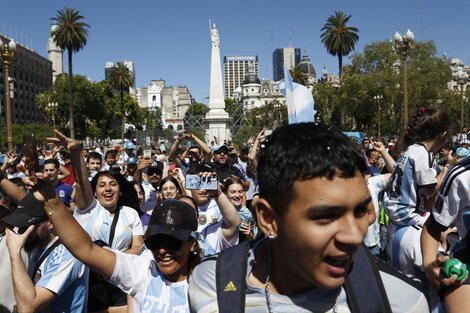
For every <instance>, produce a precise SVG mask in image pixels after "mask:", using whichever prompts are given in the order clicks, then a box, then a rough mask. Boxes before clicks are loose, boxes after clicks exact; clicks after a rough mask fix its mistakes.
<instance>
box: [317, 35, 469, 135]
mask: <svg viewBox="0 0 470 313" xmlns="http://www.w3.org/2000/svg"><path fill="white" fill-rule="evenodd" d="M400 57H401V56H400V55H399V54H398V53H396V52H395V51H393V49H392V44H391V43H390V42H389V41H387V40H384V41H377V42H373V43H371V44H368V45H366V46H365V47H364V51H363V53H357V54H355V55H354V56H353V58H352V60H351V65H348V66H345V67H344V72H343V79H342V81H341V86H337V87H336V88H335V90H330V91H331V93H329V94H327V92H326V90H327V89H328V88H331V87H328V88H327V87H325V86H324V85H325V84H322V83H320V84H317V86H316V87H315V96H314V97H315V104H316V107H317V110H319V111H320V112H321V116H322V117H323V118H325V117H327V115H328V114H325V112H329V113H332V115H331V116H330V118H331V120H330V121H331V122H332V123H333V124H336V125H338V126H341V127H342V128H343V129H345V130H350V129H356V130H360V131H365V132H368V133H369V135H375V134H377V128H378V127H377V125H378V119H379V117H380V121H381V130H382V131H381V133H382V134H385V135H386V134H389V135H392V134H393V135H397V134H398V133H399V131H400V128H397V125H399V127H400V126H401V125H402V123H401V121H402V118H403V73H402V70H403V67H402V65H401V64H400ZM408 65H409V66H408V85H409V90H408V94H409V107H410V114H413V113H414V112H416V110H417V109H418V107H421V106H423V107H437V108H441V109H443V110H445V111H447V113H449V115H450V117H451V120H452V124H455V125H458V118H459V115H458V114H459V112H460V110H459V93H458V92H455V91H453V90H449V89H448V88H447V83H448V82H449V81H450V80H451V79H452V76H451V70H450V64H449V61H448V60H445V59H443V58H441V57H438V56H436V47H435V45H434V43H433V42H431V41H423V42H418V41H417V42H415V43H414V48H413V50H412V51H411V53H410V58H409V60H408ZM376 95H382V96H383V100H382V101H381V102H380V111H379V107H378V106H377V105H378V103H377V102H376V100H374V96H376ZM328 101H330V102H329V103H328ZM325 109H326V110H325ZM341 110H343V112H344V114H343V117H344V119H341V118H339V119H338V113H335V112H339V111H341ZM379 113H380V115H379ZM339 116H340V117H341V114H339ZM325 119H326V118H325Z"/></svg>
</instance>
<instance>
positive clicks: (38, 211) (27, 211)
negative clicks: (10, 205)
mask: <svg viewBox="0 0 470 313" xmlns="http://www.w3.org/2000/svg"><path fill="white" fill-rule="evenodd" d="M43 208H44V204H43V203H41V202H39V201H38V200H36V198H35V197H34V196H33V194H32V193H29V194H27V195H26V197H24V198H23V199H21V201H20V202H19V203H18V208H17V209H16V210H14V211H13V212H12V213H10V214H9V215H7V216H6V217H4V218H3V219H2V221H3V222H4V223H6V224H8V225H11V226H13V227H19V228H22V227H27V226H30V225H33V224H36V223H38V222H42V221H45V220H47V215H46V213H45V212H44V209H43Z"/></svg>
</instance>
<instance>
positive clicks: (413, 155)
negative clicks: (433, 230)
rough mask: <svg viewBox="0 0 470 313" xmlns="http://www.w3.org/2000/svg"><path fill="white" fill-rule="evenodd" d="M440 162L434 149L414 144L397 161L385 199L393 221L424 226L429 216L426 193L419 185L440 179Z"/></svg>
mask: <svg viewBox="0 0 470 313" xmlns="http://www.w3.org/2000/svg"><path fill="white" fill-rule="evenodd" d="M436 168H437V165H436V162H435V160H434V157H433V155H432V153H430V152H428V151H427V150H426V148H425V147H424V146H423V145H420V144H414V145H411V146H409V147H408V149H407V150H405V151H404V152H403V153H402V154H401V155H400V157H399V158H398V160H397V161H396V163H395V165H394V167H393V172H392V176H391V177H390V180H389V182H388V184H387V193H386V196H385V199H384V202H385V209H386V210H387V213H388V215H389V216H390V221H391V222H393V223H394V224H397V225H404V226H407V225H408V226H411V225H420V226H423V225H424V222H425V221H426V219H427V216H426V214H425V213H423V212H425V209H424V207H423V205H424V195H422V194H420V193H419V192H418V187H420V186H426V185H432V184H435V183H436V174H437V171H436Z"/></svg>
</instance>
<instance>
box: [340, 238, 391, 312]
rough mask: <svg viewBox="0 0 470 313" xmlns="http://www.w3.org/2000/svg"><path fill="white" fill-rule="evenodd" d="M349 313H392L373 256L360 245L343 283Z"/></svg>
mask: <svg viewBox="0 0 470 313" xmlns="http://www.w3.org/2000/svg"><path fill="white" fill-rule="evenodd" d="M344 289H345V290H346V295H347V299H348V304H349V307H350V309H351V312H358V313H363V312H364V313H376V312H380V313H392V309H391V308H390V303H389V302H388V297H387V294H386V292H385V288H384V285H383V283H382V279H381V278H380V273H379V270H378V268H377V265H376V264H375V260H374V256H372V255H371V254H370V252H369V250H368V249H367V248H366V247H365V246H364V245H360V246H359V248H358V251H357V253H356V256H355V258H354V263H353V265H352V268H351V270H350V272H349V274H348V277H347V278H346V282H345V283H344Z"/></svg>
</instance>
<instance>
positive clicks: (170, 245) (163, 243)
mask: <svg viewBox="0 0 470 313" xmlns="http://www.w3.org/2000/svg"><path fill="white" fill-rule="evenodd" d="M145 245H146V246H147V248H148V249H149V250H151V251H155V250H158V249H160V248H164V249H168V250H170V251H178V250H179V249H181V247H182V246H183V241H181V240H179V239H177V238H175V237H173V236H170V235H163V234H162V235H155V236H152V237H150V238H148V239H147V240H145Z"/></svg>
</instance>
